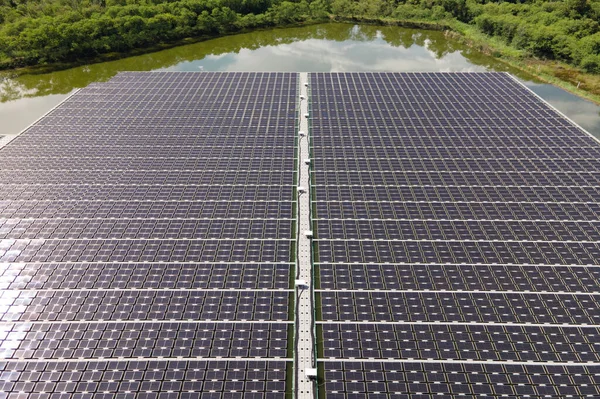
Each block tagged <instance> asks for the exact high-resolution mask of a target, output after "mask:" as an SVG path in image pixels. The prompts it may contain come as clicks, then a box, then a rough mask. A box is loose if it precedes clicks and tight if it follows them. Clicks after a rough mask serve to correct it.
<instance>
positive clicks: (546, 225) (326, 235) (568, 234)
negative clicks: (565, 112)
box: [0, 220, 600, 241]
mask: <svg viewBox="0 0 600 399" xmlns="http://www.w3.org/2000/svg"><path fill="white" fill-rule="evenodd" d="M20 225H21V223H19V225H17V226H15V228H19V227H20ZM314 225H316V232H317V235H316V237H317V238H319V239H326V240H328V239H337V238H343V239H357V240H380V239H383V240H487V241H491V240H500V241H510V240H516V241H600V222H568V221H567V222H528V221H523V222H517V221H514V222H513V221H511V222H501V221H477V220H469V221H404V220H402V221H395V220H394V221H388V220H317V221H316V222H314ZM5 231H6V228H3V224H2V223H1V222H0V237H1V236H2V234H3V233H4V232H5ZM282 238H283V237H282Z"/></svg>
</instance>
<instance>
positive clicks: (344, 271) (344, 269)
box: [316, 263, 600, 292]
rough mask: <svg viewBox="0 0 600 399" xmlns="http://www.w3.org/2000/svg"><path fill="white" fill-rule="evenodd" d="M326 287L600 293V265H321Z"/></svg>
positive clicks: (318, 269) (322, 282) (321, 283)
mask: <svg viewBox="0 0 600 399" xmlns="http://www.w3.org/2000/svg"><path fill="white" fill-rule="evenodd" d="M316 273H317V275H318V281H319V286H318V288H321V289H338V290H345V289H348V290H434V291H435V290H467V291H468V290H475V291H503V290H511V291H555V292H560V291H567V292H600V268H599V267H597V266H589V267H585V266H584V267H570V266H562V267H561V266H521V265H518V266H517V265H515V266H508V265H431V264H430V265H391V264H380V265H377V264H351V265H346V264H324V263H321V264H317V265H316Z"/></svg>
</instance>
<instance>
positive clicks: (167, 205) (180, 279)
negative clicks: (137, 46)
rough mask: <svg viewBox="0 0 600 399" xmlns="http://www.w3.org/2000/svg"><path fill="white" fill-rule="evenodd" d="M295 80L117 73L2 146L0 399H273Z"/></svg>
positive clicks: (290, 218)
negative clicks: (269, 398) (94, 398)
mask: <svg viewBox="0 0 600 399" xmlns="http://www.w3.org/2000/svg"><path fill="white" fill-rule="evenodd" d="M298 84H299V83H298V76H297V74H291V73H206V74H203V73H122V74H119V75H117V76H116V77H115V78H114V79H112V80H111V81H109V82H107V83H98V84H92V85H90V86H89V87H87V88H85V89H83V90H81V91H79V92H77V93H76V94H75V95H73V96H72V97H70V98H69V99H68V100H66V101H65V102H64V103H62V104H61V105H60V106H59V107H58V108H56V109H54V110H53V111H52V112H50V113H49V114H48V115H47V116H45V117H44V118H42V119H41V120H40V121H38V122H37V123H35V124H34V125H33V126H32V127H30V128H29V129H27V130H26V131H25V132H24V133H23V134H22V135H20V136H19V137H18V138H17V139H15V140H14V141H12V142H11V143H10V144H8V145H7V146H6V147H4V148H3V149H2V150H1V151H0V217H1V218H2V219H1V220H0V239H1V240H0V262H1V263H0V288H1V289H2V291H0V373H1V378H0V397H2V398H4V397H10V398H13V397H14V398H16V397H18V398H40V399H41V398H59V397H60V398H66V397H74V398H88V397H102V398H108V397H116V396H118V397H123V398H133V397H136V398H159V397H160V398H161V399H162V398H198V397H202V398H219V397H223V398H241V397H244V398H246V397H248V398H263V397H277V398H280V397H283V396H284V395H285V393H286V392H289V391H290V389H291V387H290V386H289V383H288V382H287V381H288V379H289V378H290V374H291V372H290V370H291V367H292V362H291V361H292V338H293V324H292V323H293V322H292V320H293V315H294V313H293V291H292V290H291V288H292V287H290V281H293V276H294V266H293V264H294V262H295V258H294V253H293V252H294V251H293V245H294V239H295V236H296V232H295V229H294V226H295V223H296V214H295V212H296V211H295V209H296V207H295V202H294V201H295V197H294V196H295V185H296V183H295V179H296V177H295V173H296V172H295V169H296V165H297V160H296V155H295V154H296V151H297V148H296V147H297V143H296V131H297V127H296V125H297V123H298V115H297V113H298V111H297V109H298V96H297V93H298Z"/></svg>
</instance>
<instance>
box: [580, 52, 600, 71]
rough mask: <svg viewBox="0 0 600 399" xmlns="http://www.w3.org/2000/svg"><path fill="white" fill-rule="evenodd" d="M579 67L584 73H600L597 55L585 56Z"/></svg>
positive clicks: (599, 59) (599, 61)
mask: <svg viewBox="0 0 600 399" xmlns="http://www.w3.org/2000/svg"><path fill="white" fill-rule="evenodd" d="M579 66H580V67H581V69H583V70H584V71H585V72H588V73H600V57H599V56H597V55H587V56H585V57H584V58H583V59H582V60H581V64H580V65H579Z"/></svg>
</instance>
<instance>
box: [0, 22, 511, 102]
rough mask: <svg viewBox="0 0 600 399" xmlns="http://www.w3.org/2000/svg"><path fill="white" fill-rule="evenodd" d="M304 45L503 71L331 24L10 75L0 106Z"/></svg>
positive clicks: (404, 33) (414, 34) (428, 34)
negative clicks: (399, 50)
mask: <svg viewBox="0 0 600 399" xmlns="http://www.w3.org/2000/svg"><path fill="white" fill-rule="evenodd" d="M309 39H318V40H329V41H335V42H343V41H358V42H371V41H375V40H378V39H381V40H383V41H384V42H385V43H387V44H388V45H390V46H392V47H403V48H410V47H411V46H414V45H416V46H421V47H426V48H427V49H428V50H429V51H430V52H432V53H433V54H434V55H435V57H436V58H442V57H444V56H445V55H447V54H450V53H453V52H456V51H460V52H461V54H462V55H463V56H464V57H465V58H466V59H468V60H469V61H470V62H471V63H473V64H475V65H484V66H486V67H489V66H492V65H493V66H494V68H495V67H496V65H498V66H499V69H502V65H504V64H502V63H499V62H497V61H494V59H493V58H491V57H488V56H485V55H483V54H481V53H479V52H477V51H474V50H472V49H469V48H467V47H466V46H464V45H462V44H460V43H458V42H457V41H452V40H448V39H446V38H445V37H444V35H443V33H442V32H438V31H420V30H416V29H406V28H400V27H393V26H385V27H380V26H371V25H363V26H357V25H351V24H338V23H332V24H320V25H310V26H305V27H300V28H286V29H270V30H261V31H255V32H250V33H246V34H239V35H232V36H226V37H221V38H217V39H213V40H207V41H204V42H198V43H194V44H190V45H185V46H179V47H174V48H171V49H167V50H162V51H157V52H154V53H148V54H144V55H140V56H133V57H128V58H123V59H120V60H116V61H109V62H103V63H98V64H90V65H85V66H80V67H76V68H71V69H67V70H63V71H56V72H52V73H44V74H29V75H22V76H20V77H18V78H14V77H10V73H5V74H4V75H1V74H0V101H2V102H5V101H10V100H16V99H19V98H23V97H35V96H45V95H49V94H66V93H69V92H71V91H72V90H73V89H75V88H80V87H85V86H87V85H89V84H90V83H93V82H102V81H107V80H109V79H110V78H112V77H113V76H114V75H116V74H117V73H118V72H119V71H151V70H155V69H161V68H168V67H172V66H174V65H177V64H180V63H182V62H192V61H198V60H201V59H203V58H205V57H207V56H210V55H212V56H219V55H223V54H228V53H234V54H238V53H239V52H240V51H241V50H257V49H259V48H261V47H268V46H278V45H283V44H292V43H295V42H300V41H305V40H309ZM502 70H504V69H502ZM511 72H514V71H511Z"/></svg>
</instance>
